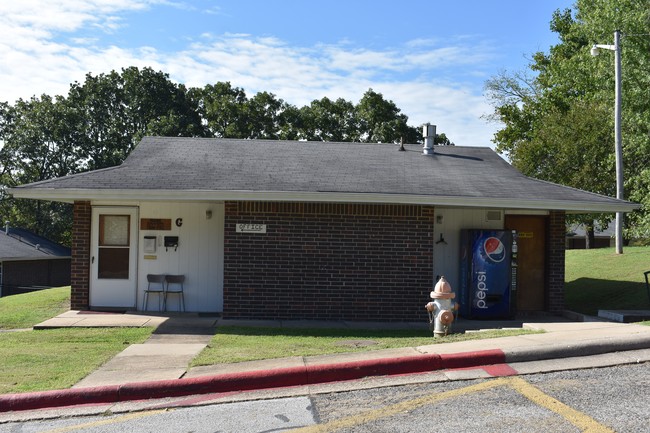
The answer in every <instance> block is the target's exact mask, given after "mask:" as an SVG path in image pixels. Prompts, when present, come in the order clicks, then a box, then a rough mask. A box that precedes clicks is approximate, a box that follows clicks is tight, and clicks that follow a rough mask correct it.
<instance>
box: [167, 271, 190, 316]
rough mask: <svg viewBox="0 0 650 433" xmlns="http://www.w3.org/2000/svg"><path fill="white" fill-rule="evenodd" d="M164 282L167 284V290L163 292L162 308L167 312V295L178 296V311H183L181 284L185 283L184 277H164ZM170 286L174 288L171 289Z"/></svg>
mask: <svg viewBox="0 0 650 433" xmlns="http://www.w3.org/2000/svg"><path fill="white" fill-rule="evenodd" d="M165 281H166V282H167V289H166V290H165V300H164V302H163V307H164V308H165V310H167V296H168V295H178V298H179V304H178V309H179V311H183V312H184V311H185V296H184V295H183V283H184V282H185V275H166V276H165ZM172 284H174V285H176V287H175V288H172Z"/></svg>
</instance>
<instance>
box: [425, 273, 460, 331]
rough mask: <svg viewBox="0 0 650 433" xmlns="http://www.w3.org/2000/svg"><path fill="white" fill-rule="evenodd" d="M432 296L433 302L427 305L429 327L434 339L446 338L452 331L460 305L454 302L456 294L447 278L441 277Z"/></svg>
mask: <svg viewBox="0 0 650 433" xmlns="http://www.w3.org/2000/svg"><path fill="white" fill-rule="evenodd" d="M430 296H431V299H433V302H429V303H428V304H427V305H425V308H426V309H427V313H428V314H429V327H430V328H431V330H432V331H433V336H434V337H440V336H442V337H444V336H445V335H447V334H448V333H449V332H450V331H451V324H452V323H453V321H454V312H456V311H458V303H456V302H454V301H452V299H454V298H455V297H456V294H455V293H454V292H452V291H451V285H450V284H449V283H448V282H447V280H445V277H440V279H439V280H438V282H437V283H436V285H435V287H434V289H433V292H431V295H430Z"/></svg>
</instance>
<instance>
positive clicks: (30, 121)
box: [0, 95, 78, 243]
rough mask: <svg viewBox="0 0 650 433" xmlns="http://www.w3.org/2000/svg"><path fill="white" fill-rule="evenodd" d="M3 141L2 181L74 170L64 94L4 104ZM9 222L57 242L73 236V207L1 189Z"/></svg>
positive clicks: (48, 176)
mask: <svg viewBox="0 0 650 433" xmlns="http://www.w3.org/2000/svg"><path fill="white" fill-rule="evenodd" d="M3 117H4V119H5V121H4V122H3V123H4V125H3V128H2V130H3V132H2V140H3V141H4V146H3V148H2V160H3V162H2V165H3V169H4V172H3V177H2V183H3V185H4V186H5V187H12V186H16V185H21V184H25V183H31V182H39V181H43V180H47V179H51V178H54V177H60V176H66V175H68V174H70V173H72V172H75V171H76V169H77V166H78V163H77V160H76V156H75V154H76V152H75V146H76V143H75V140H76V138H77V136H76V133H75V131H74V130H73V128H72V127H71V125H72V124H73V122H74V120H73V117H74V113H72V112H70V111H69V110H67V108H66V106H65V104H64V103H63V100H62V98H61V97H58V98H56V99H54V100H53V99H52V98H51V97H49V96H47V95H43V96H41V97H40V98H36V97H33V98H31V99H30V100H28V101H24V100H22V99H20V100H18V101H17V102H16V104H15V106H14V107H12V108H8V107H7V106H5V110H4V116H3ZM0 207H1V210H2V214H3V216H4V217H5V220H6V221H9V222H10V223H11V224H13V225H19V226H21V227H24V228H27V229H29V230H32V231H34V232H36V233H38V234H40V235H42V236H45V237H48V238H50V239H53V240H55V241H59V242H63V243H67V242H69V240H70V228H71V216H72V211H71V208H70V206H69V205H66V204H63V203H55V202H43V201H33V200H16V199H13V198H11V197H8V196H7V195H6V194H4V193H3V195H2V201H1V204H0Z"/></svg>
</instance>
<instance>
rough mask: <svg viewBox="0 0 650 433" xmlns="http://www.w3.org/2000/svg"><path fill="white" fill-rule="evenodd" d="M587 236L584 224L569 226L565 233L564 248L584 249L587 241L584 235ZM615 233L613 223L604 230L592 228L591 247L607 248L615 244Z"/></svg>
mask: <svg viewBox="0 0 650 433" xmlns="http://www.w3.org/2000/svg"><path fill="white" fill-rule="evenodd" d="M586 236H587V231H586V230H585V228H584V226H582V225H579V224H574V225H572V226H571V227H569V230H568V231H567V234H566V249H567V250H584V249H585V247H586V245H587V242H586V239H585V237H586ZM615 236H616V233H615V230H614V225H613V224H611V225H610V226H609V227H607V228H606V229H605V230H601V229H598V228H597V229H596V230H594V241H593V245H591V248H609V247H615V246H616V237H615Z"/></svg>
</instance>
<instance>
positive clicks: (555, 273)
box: [546, 211, 566, 314]
mask: <svg viewBox="0 0 650 433" xmlns="http://www.w3.org/2000/svg"><path fill="white" fill-rule="evenodd" d="M565 219H566V215H565V212H561V211H551V213H550V214H549V218H548V231H547V233H548V242H547V251H548V259H547V260H546V275H547V283H546V284H547V292H546V293H547V296H548V297H547V302H546V305H547V308H548V311H549V312H551V313H555V314H561V313H562V312H563V311H564V266H565V263H564V257H565V240H566V224H565Z"/></svg>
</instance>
